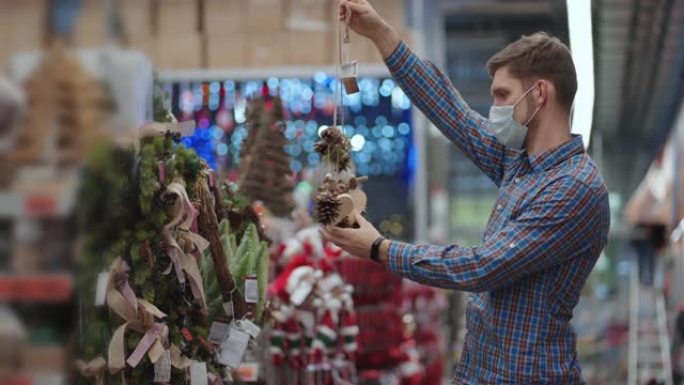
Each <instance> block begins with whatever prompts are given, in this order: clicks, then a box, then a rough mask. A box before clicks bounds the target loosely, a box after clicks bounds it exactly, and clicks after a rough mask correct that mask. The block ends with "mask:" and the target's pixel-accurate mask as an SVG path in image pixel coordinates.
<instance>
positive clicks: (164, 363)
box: [154, 350, 171, 383]
mask: <svg viewBox="0 0 684 385" xmlns="http://www.w3.org/2000/svg"><path fill="white" fill-rule="evenodd" d="M169 381H171V352H170V351H169V350H165V351H164V353H163V354H162V356H161V357H160V358H159V360H158V361H157V362H155V363H154V382H160V383H168V382H169Z"/></svg>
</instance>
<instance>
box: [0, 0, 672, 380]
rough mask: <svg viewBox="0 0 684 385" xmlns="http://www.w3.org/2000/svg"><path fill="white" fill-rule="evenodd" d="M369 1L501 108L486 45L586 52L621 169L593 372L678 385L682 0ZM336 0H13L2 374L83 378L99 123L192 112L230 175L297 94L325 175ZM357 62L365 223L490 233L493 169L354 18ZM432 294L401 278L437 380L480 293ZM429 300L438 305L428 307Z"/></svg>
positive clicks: (1, 173)
mask: <svg viewBox="0 0 684 385" xmlns="http://www.w3.org/2000/svg"><path fill="white" fill-rule="evenodd" d="M371 3H372V4H373V6H374V7H375V8H376V9H377V10H378V12H379V13H380V14H381V15H382V16H383V17H384V18H385V19H386V20H387V21H388V22H389V23H391V24H392V25H393V26H394V27H395V28H396V29H397V30H398V31H399V33H400V34H401V36H402V37H403V38H404V39H405V41H406V42H407V43H408V44H409V45H410V46H411V47H412V48H413V49H414V50H415V51H416V52H417V53H418V54H419V55H421V56H422V57H423V58H425V59H428V60H431V61H433V62H435V63H436V64H437V65H438V66H439V67H440V68H442V69H444V71H445V72H446V73H447V74H448V76H449V77H450V79H451V80H452V81H453V83H454V84H455V85H456V86H457V88H458V89H459V90H460V92H461V93H462V95H463V96H464V97H465V99H466V100H467V101H468V102H469V104H470V105H471V107H473V108H474V109H476V110H477V111H479V112H480V113H482V114H484V115H486V114H487V111H488V109H489V106H490V105H491V97H490V95H489V85H490V78H489V75H488V73H487V71H486V69H485V67H484V63H485V62H486V60H487V59H488V58H489V57H490V56H491V55H493V54H494V53H496V52H497V51H498V50H500V49H501V48H502V47H504V46H505V45H506V44H508V43H509V42H512V41H514V40H516V39H518V38H519V37H520V36H521V35H523V34H531V33H534V32H536V31H546V32H548V33H550V34H552V35H555V36H557V37H559V38H560V39H561V40H562V41H563V42H565V43H566V44H568V45H569V46H570V47H571V49H572V52H573V57H574V58H575V62H576V66H577V69H578V77H579V83H580V85H579V86H580V91H579V93H578V101H577V103H576V105H575V112H574V113H575V116H574V120H573V130H574V131H575V132H578V133H582V134H583V136H584V139H585V144H586V145H587V148H588V152H589V154H590V155H591V156H592V158H593V159H594V161H595V162H596V163H597V165H598V167H599V169H600V171H601V173H602V174H603V176H604V178H605V180H606V183H607V185H608V189H609V191H610V203H611V212H612V227H611V231H610V241H609V244H608V246H607V248H606V249H605V251H604V254H603V255H602V256H601V258H600V259H599V261H598V263H597V265H596V267H595V269H594V272H593V274H592V276H591V277H590V279H589V281H588V283H587V285H586V287H585V290H584V292H583V297H582V300H581V302H580V304H579V305H578V307H577V308H576V311H575V317H574V319H573V323H574V325H575V327H576V330H577V334H578V339H577V348H578V351H579V360H580V363H581V365H582V368H583V371H584V376H585V379H586V380H587V382H588V383H589V384H596V385H598V384H624V383H628V382H629V383H630V384H637V383H639V384H641V383H647V381H649V380H653V381H656V382H652V383H663V384H673V383H681V379H682V375H684V350H683V349H682V346H681V345H682V341H684V316H682V315H681V313H680V312H681V311H682V310H683V309H684V284H683V283H682V282H684V245H683V243H682V232H683V231H684V222H681V221H682V218H683V217H684V190H683V189H684V184H683V183H682V181H683V180H684V167H682V166H683V159H684V158H683V157H682V151H684V114H682V112H683V111H684V109H683V107H684V103H683V102H684V98H683V96H684V94H683V92H684V47H683V45H684V1H683V0H593V1H590V0H567V1H565V0H524V1H521V0H516V1H512V0H371ZM336 4H337V2H336V1H332V0H0V70H1V72H0V384H3V385H4V384H8V385H9V384H41V385H42V384H67V383H71V382H70V380H69V377H68V376H67V374H66V373H68V372H69V371H70V365H71V361H70V359H68V358H67V357H68V354H67V353H68V351H67V350H68V348H67V346H68V345H67V343H68V342H69V341H70V340H72V339H73V338H74V333H75V330H76V329H75V325H76V322H77V314H78V306H79V304H78V300H77V294H78V293H77V292H76V291H77V290H76V288H77V286H76V279H77V277H75V276H74V273H73V266H74V258H75V255H76V252H77V250H78V248H77V246H78V245H77V240H78V234H76V231H75V212H76V210H77V207H78V203H79V202H78V200H77V192H78V188H79V170H80V167H81V166H82V165H83V162H84V160H85V159H86V156H87V154H88V152H89V150H90V149H91V148H92V144H93V143H94V142H95V141H96V140H97V139H98V138H100V137H102V136H110V137H125V136H133V137H136V135H137V129H138V128H139V127H140V125H141V124H143V123H144V122H147V121H150V120H152V119H153V116H154V114H155V108H160V107H163V108H165V109H167V110H169V111H171V113H172V114H173V115H174V116H175V117H176V119H178V120H179V121H188V120H192V121H195V122H196V125H197V129H196V130H195V131H194V134H193V135H192V136H190V137H186V138H184V139H183V140H182V143H183V144H184V145H185V146H187V147H191V148H193V149H195V150H196V151H197V152H198V153H199V154H200V155H201V156H202V157H203V158H204V159H205V160H206V161H207V163H208V164H209V165H211V167H212V168H214V169H217V170H220V171H221V172H222V174H223V175H225V178H226V179H227V180H232V181H235V180H238V179H239V161H240V148H241V145H242V143H243V141H244V140H245V138H246V136H247V134H248V127H247V105H248V101H249V100H250V99H251V98H253V97H255V96H270V97H280V98H281V99H282V102H283V108H284V110H285V116H286V119H285V126H284V128H283V130H284V135H285V137H286V138H287V140H288V141H287V144H286V145H285V147H284V150H285V152H286V153H287V154H288V155H289V156H290V157H291V161H290V168H291V171H292V173H293V176H294V177H295V181H296V182H297V187H296V189H297V190H303V191H307V189H308V191H310V190H311V185H310V181H308V180H307V175H310V173H312V172H313V171H314V170H316V168H317V167H318V166H319V165H320V163H321V159H320V157H319V155H318V154H317V153H316V152H315V151H314V143H315V141H316V140H318V134H319V128H320V127H321V126H326V125H331V124H332V122H333V111H334V108H335V87H336V85H337V82H336V81H335V76H336V75H335V73H336V69H335V64H336V63H337V61H338V47H337V44H336V31H337V21H336ZM350 58H351V59H357V60H359V63H360V64H359V88H360V92H359V93H358V94H355V95H345V96H344V97H343V100H342V105H343V107H342V109H343V111H344V113H343V116H344V122H343V125H342V128H343V132H344V133H345V135H346V136H347V137H348V138H350V140H351V144H352V150H353V160H354V163H355V165H356V172H357V174H359V175H363V176H368V177H369V181H368V182H367V183H366V184H365V185H364V188H365V190H366V192H367V194H368V196H369V202H370V203H369V212H368V214H369V218H370V219H371V220H372V221H373V222H374V223H375V224H376V225H377V226H378V227H379V228H380V229H381V231H383V233H385V234H386V235H388V236H390V237H392V238H395V239H403V240H406V241H417V242H419V241H420V242H422V241H429V242H436V243H451V242H455V243H459V244H462V245H476V244H478V243H479V242H480V240H481V238H482V234H483V232H484V226H485V224H486V223H487V220H488V217H489V214H490V212H491V209H492V206H493V204H494V201H495V199H496V193H497V191H496V187H495V186H494V184H493V183H491V182H490V181H489V179H488V178H487V177H486V176H485V175H484V174H482V173H481V172H480V171H479V170H478V169H477V168H476V167H475V166H474V165H473V164H472V163H470V161H469V160H467V159H466V158H465V157H464V156H463V155H462V154H461V153H460V152H458V150H457V149H456V148H455V147H454V146H452V145H451V144H450V143H449V142H448V141H447V140H446V139H445V138H443V137H442V136H441V134H440V133H439V132H438V131H437V130H436V128H435V127H433V126H432V125H431V124H430V123H429V122H428V121H427V119H426V118H425V117H424V116H423V115H422V114H421V113H420V112H419V111H417V110H416V109H415V108H414V107H413V106H412V104H411V103H410V101H409V100H408V98H407V97H406V95H405V94H404V93H403V92H402V90H401V89H400V88H399V87H398V86H397V85H396V83H395V82H394V81H393V80H392V79H391V77H390V75H389V73H388V71H387V69H386V68H385V66H384V64H383V63H382V60H381V57H380V56H379V54H378V53H377V51H376V50H375V48H374V46H373V45H372V44H371V43H370V42H368V41H366V40H364V39H362V38H360V37H358V36H354V35H352V37H351V51H350ZM421 290H422V289H421V288H416V287H414V286H412V285H410V284H408V283H405V284H404V291H405V292H406V293H408V294H406V296H407V297H405V298H404V301H403V302H402V303H403V307H402V312H403V313H402V314H403V316H404V317H403V318H402V319H401V320H402V321H401V322H404V323H412V324H414V325H413V326H414V328H416V327H417V328H418V329H420V328H421V327H422V328H424V329H430V328H434V329H437V330H439V335H438V336H430V337H429V338H428V337H426V338H427V339H429V342H426V343H425V345H423V347H422V348H420V349H418V352H419V353H420V355H421V357H420V359H419V361H420V362H421V364H422V365H423V366H422V367H423V368H424V370H425V371H426V372H427V371H428V369H429V368H433V369H432V370H433V371H434V370H437V371H438V372H439V375H438V376H437V377H438V378H439V379H440V380H439V381H441V379H448V378H449V377H450V375H451V373H452V369H453V366H454V364H455V363H456V362H457V361H458V358H459V355H460V351H461V349H462V343H463V341H462V339H463V335H464V334H463V333H464V327H463V326H464V324H465V323H464V317H463V310H464V304H465V301H466V299H465V298H466V295H465V294H463V293H457V292H442V291H440V292H436V291H429V292H428V293H424V292H422V291H421ZM421 296H423V298H422V299H421V300H420V301H419V300H417V299H416V298H420V297H421ZM425 309H429V310H430V311H431V312H432V313H431V314H433V315H434V316H426V317H423V318H424V319H420V317H416V314H419V313H421V312H423V313H424V312H425V311H426V310H425ZM407 317H408V318H407ZM421 322H422V324H421ZM416 325H417V326H416ZM361 327H362V328H363V325H361ZM644 330H645V331H644ZM642 332H643V333H642ZM642 334H644V335H645V334H648V335H649V336H650V337H649V338H646V337H643V335H642ZM417 336H420V333H416V334H415V335H414V337H413V340H414V342H415V343H416V344H417V345H418V346H419V347H420V346H421V341H420V337H417ZM651 337H652V338H651ZM435 338H437V339H438V341H437V342H438V343H435V340H434V339H435ZM429 351H433V352H434V351H436V352H437V354H428V353H426V352H429ZM437 361H438V362H439V364H438V365H437V366H435V362H437ZM435 367H436V368H437V369H434V368H435ZM382 370H386V371H388V370H390V369H387V368H384V369H382ZM381 372H382V371H381ZM378 376H380V377H381V376H382V374H379V375H378ZM388 381H389V380H388ZM439 381H437V382H436V383H439ZM369 383H371V382H369ZM385 383H392V382H385ZM397 383H398V382H397ZM418 383H426V384H427V383H433V382H428V380H423V382H418Z"/></svg>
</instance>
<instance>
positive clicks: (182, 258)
mask: <svg viewBox="0 0 684 385" xmlns="http://www.w3.org/2000/svg"><path fill="white" fill-rule="evenodd" d="M166 193H167V194H175V195H176V196H178V198H179V199H177V200H176V203H175V204H174V205H173V206H172V208H171V218H172V219H171V221H170V222H169V223H168V224H166V225H165V226H164V228H163V230H162V236H163V237H164V240H165V241H166V243H167V245H168V256H169V258H170V259H171V265H170V266H169V268H168V269H167V270H166V271H165V274H169V273H170V272H171V270H172V269H173V270H175V272H176V277H177V278H178V282H180V283H181V284H182V283H185V276H186V275H187V277H188V281H189V283H190V289H191V290H192V294H193V296H194V297H195V299H196V300H197V301H198V302H199V304H200V306H201V307H202V311H203V312H204V313H205V314H206V313H207V301H206V298H205V294H204V288H203V287H202V276H201V274H200V271H199V266H198V265H197V258H199V256H200V255H201V254H202V252H203V251H204V250H205V249H206V248H207V247H209V241H207V240H206V239H204V238H202V237H201V236H200V235H199V234H196V233H194V232H192V231H191V227H192V222H193V220H194V219H195V217H196V216H197V210H196V209H195V207H194V206H193V205H192V203H191V202H190V198H189V197H188V193H187V192H186V191H185V187H184V186H183V185H182V184H181V183H178V182H172V183H170V184H169V185H168V186H167V187H166ZM174 233H175V234H176V235H175V236H174Z"/></svg>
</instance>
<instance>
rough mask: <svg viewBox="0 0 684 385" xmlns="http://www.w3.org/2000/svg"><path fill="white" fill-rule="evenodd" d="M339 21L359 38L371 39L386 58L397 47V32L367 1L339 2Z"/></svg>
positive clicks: (349, 0)
mask: <svg viewBox="0 0 684 385" xmlns="http://www.w3.org/2000/svg"><path fill="white" fill-rule="evenodd" d="M339 4H340V9H339V15H340V21H343V22H347V23H348V24H349V27H350V28H351V29H352V30H353V31H354V32H356V33H358V34H359V35H361V36H364V37H367V38H368V39H371V40H372V41H373V42H374V43H375V45H376V46H377V47H378V49H379V50H380V53H381V54H382V57H383V58H387V57H388V56H389V55H391V54H392V52H394V50H395V49H396V47H397V46H398V45H399V42H400V41H401V38H400V37H399V35H398V34H397V32H396V31H395V30H394V29H393V28H392V27H391V26H390V25H389V24H388V23H387V22H386V21H385V20H384V19H383V18H382V17H380V15H379V14H378V12H377V11H376V10H375V9H374V8H373V6H371V5H370V3H369V2H368V0H339Z"/></svg>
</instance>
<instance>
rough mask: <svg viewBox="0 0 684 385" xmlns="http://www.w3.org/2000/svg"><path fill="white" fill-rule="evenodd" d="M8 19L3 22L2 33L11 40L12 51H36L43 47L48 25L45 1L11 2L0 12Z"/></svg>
mask: <svg viewBox="0 0 684 385" xmlns="http://www.w3.org/2000/svg"><path fill="white" fill-rule="evenodd" d="M0 12H3V13H4V14H5V17H6V19H5V20H2V21H3V22H4V24H5V28H4V30H3V31H2V32H3V33H4V34H6V36H7V37H8V38H9V39H10V40H11V45H12V48H11V49H12V50H13V51H14V52H20V51H34V50H37V49H40V48H42V47H43V42H44V38H45V31H46V26H47V25H48V24H47V3H46V1H45V0H26V1H14V2H9V4H6V5H4V6H3V8H2V9H1V10H0Z"/></svg>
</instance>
